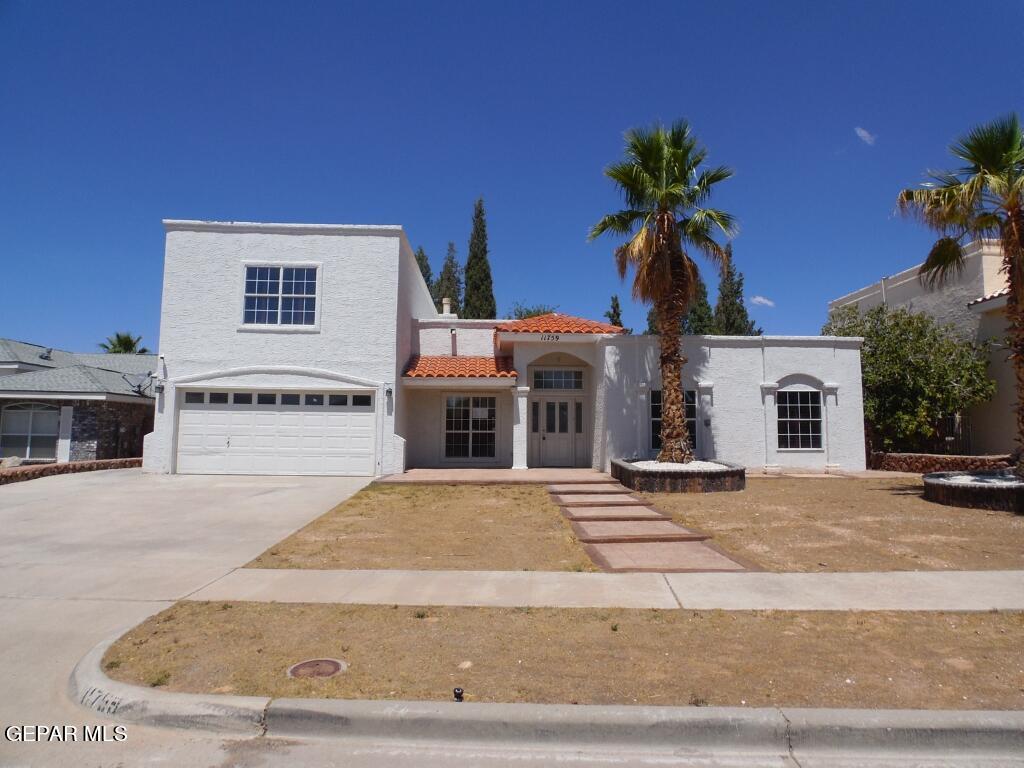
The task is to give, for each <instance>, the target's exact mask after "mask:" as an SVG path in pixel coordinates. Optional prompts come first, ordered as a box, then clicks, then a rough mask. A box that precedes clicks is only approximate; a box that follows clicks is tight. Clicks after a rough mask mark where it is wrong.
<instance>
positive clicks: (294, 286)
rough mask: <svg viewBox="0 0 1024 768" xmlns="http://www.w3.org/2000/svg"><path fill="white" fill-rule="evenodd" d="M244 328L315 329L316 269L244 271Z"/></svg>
mask: <svg viewBox="0 0 1024 768" xmlns="http://www.w3.org/2000/svg"><path fill="white" fill-rule="evenodd" d="M242 322H243V323H244V324H245V325H316V267H246V268H245V311H244V312H243V315H242Z"/></svg>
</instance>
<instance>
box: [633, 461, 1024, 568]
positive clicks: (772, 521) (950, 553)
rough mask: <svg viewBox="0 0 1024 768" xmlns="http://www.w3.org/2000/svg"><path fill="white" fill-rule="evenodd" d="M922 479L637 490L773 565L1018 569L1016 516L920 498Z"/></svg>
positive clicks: (1023, 542)
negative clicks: (740, 488)
mask: <svg viewBox="0 0 1024 768" xmlns="http://www.w3.org/2000/svg"><path fill="white" fill-rule="evenodd" d="M921 489H922V485H921V482H920V480H915V479H913V478H907V479H899V480H892V479H859V478H857V479H853V478H841V477H833V478H821V479H811V478H786V477H782V478H756V477H753V478H748V479H747V489H746V490H745V491H743V492H740V493H707V494H686V493H679V494H671V493H651V494H645V497H646V498H647V500H648V501H650V502H652V503H653V504H654V506H655V507H657V508H658V509H660V510H662V511H663V512H668V513H671V514H672V516H673V517H674V518H675V520H676V521H677V522H679V523H680V524H682V525H684V526H687V527H690V528H697V529H699V530H702V531H705V532H707V533H710V534H711V535H712V536H714V540H715V542H716V543H717V544H719V545H720V546H721V547H722V548H723V549H725V550H726V551H727V552H730V553H733V554H736V555H740V556H741V557H745V558H747V559H748V560H751V561H753V562H755V563H757V564H759V565H761V566H762V567H764V568H766V569H767V570H771V571H908V570H913V571H916V570H946V569H954V570H1002V569H1011V570H1016V569H1021V568H1024V516H1020V515H1014V514H1013V513H1011V512H990V511H986V510H983V509H961V508H957V507H946V506H942V505H940V504H933V503H931V502H928V501H925V500H924V499H923V498H921Z"/></svg>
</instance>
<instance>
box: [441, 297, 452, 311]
mask: <svg viewBox="0 0 1024 768" xmlns="http://www.w3.org/2000/svg"><path fill="white" fill-rule="evenodd" d="M451 313H452V300H451V299H447V298H445V299H441V314H442V315H450V314H451Z"/></svg>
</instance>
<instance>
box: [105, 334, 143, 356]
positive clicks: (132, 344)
mask: <svg viewBox="0 0 1024 768" xmlns="http://www.w3.org/2000/svg"><path fill="white" fill-rule="evenodd" d="M140 341H142V337H141V336H132V335H131V334H130V333H127V332H126V333H115V334H114V335H113V336H107V340H106V341H101V342H100V344H99V347H100V349H102V350H103V351H104V352H109V353H111V354H119V355H148V354H149V350H148V349H146V348H145V347H140V346H139V342H140Z"/></svg>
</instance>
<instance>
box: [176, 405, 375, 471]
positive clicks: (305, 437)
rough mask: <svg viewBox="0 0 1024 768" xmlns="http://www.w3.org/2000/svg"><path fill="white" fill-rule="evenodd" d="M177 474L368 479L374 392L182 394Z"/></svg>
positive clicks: (372, 465)
mask: <svg viewBox="0 0 1024 768" xmlns="http://www.w3.org/2000/svg"><path fill="white" fill-rule="evenodd" d="M178 399H179V402H180V403H181V405H180V412H179V414H178V463H177V469H178V472H181V473H183V474H198V475H221V474H225V475H373V474H374V470H375V468H376V461H375V455H376V453H375V451H374V436H375V435H376V431H377V430H376V423H377V419H376V414H375V413H374V405H375V403H374V396H373V393H371V392H345V393H339V392H317V393H310V392H303V393H294V392H246V391H232V392H210V391H202V392H201V391H192V392H182V393H179V398H178Z"/></svg>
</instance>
